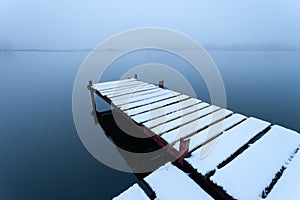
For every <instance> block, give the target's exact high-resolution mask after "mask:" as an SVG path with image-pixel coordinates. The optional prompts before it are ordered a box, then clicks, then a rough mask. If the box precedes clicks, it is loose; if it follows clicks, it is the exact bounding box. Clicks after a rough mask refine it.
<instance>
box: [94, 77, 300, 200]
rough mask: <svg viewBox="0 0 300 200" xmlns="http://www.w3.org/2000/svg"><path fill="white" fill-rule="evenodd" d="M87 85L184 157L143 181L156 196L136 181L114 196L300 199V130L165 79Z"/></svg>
mask: <svg viewBox="0 0 300 200" xmlns="http://www.w3.org/2000/svg"><path fill="white" fill-rule="evenodd" d="M89 88H90V89H91V91H92V94H93V93H95V94H97V95H98V96H99V97H101V98H102V99H103V100H105V101H106V102H107V103H108V104H110V105H111V106H112V108H113V109H114V110H116V111H117V112H118V113H119V114H120V115H122V116H123V119H124V120H125V122H126V123H128V124H131V126H135V128H137V129H139V130H140V131H141V132H142V133H143V134H145V136H147V137H150V138H152V139H153V141H154V142H155V143H156V144H157V145H158V146H161V147H166V148H168V152H169V153H170V155H173V156H174V157H176V158H178V159H177V160H176V161H175V162H172V163H161V165H162V166H160V167H158V169H157V170H155V171H154V172H152V173H150V174H148V175H147V176H146V177H145V178H143V180H142V181H143V182H144V183H145V184H146V185H147V186H148V187H149V188H150V190H152V192H153V193H154V195H152V196H151V195H149V194H147V192H145V191H144V189H142V187H140V185H138V184H134V185H133V186H132V187H130V188H129V189H128V190H126V191H125V192H124V193H121V194H120V195H119V196H117V197H116V199H155V198H157V199H261V198H262V199H264V198H266V199H298V198H299V196H300V192H299V190H298V188H297V187H298V184H299V183H300V176H299V174H298V173H299V171H298V170H299V169H300V153H298V150H299V148H300V135H299V133H297V132H295V131H292V130H289V129H286V128H283V127H281V126H278V125H272V124H270V123H269V122H266V121H263V120H260V119H256V118H254V117H246V116H243V115H241V114H237V113H234V112H233V111H230V110H227V109H224V108H220V107H218V106H215V105H210V104H208V103H205V102H202V101H201V100H199V99H195V98H191V97H189V96H187V95H185V94H181V93H179V92H175V91H172V90H169V89H165V88H164V82H160V83H159V85H155V84H149V83H145V82H143V81H140V80H137V77H135V78H130V79H125V80H118V81H110V82H104V83H96V84H92V83H91V82H90V83H89ZM208 152H209V153H208ZM205 153H208V155H207V156H204V154H205ZM120 192H121V191H120Z"/></svg>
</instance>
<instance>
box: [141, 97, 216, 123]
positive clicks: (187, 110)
mask: <svg viewBox="0 0 300 200" xmlns="http://www.w3.org/2000/svg"><path fill="white" fill-rule="evenodd" d="M179 103H181V102H179ZM182 105H183V106H182V109H179V110H177V111H175V112H172V113H170V114H168V115H163V116H161V117H158V118H156V119H153V120H150V121H147V122H145V123H143V125H144V126H146V127H148V128H150V129H151V128H154V127H156V126H158V125H160V124H164V123H167V122H169V121H171V120H174V119H177V118H180V117H183V116H185V115H187V114H190V113H193V112H195V111H197V110H201V109H203V108H206V107H208V106H210V105H209V104H208V103H205V102H202V103H200V104H196V105H194V106H191V107H184V104H182Z"/></svg>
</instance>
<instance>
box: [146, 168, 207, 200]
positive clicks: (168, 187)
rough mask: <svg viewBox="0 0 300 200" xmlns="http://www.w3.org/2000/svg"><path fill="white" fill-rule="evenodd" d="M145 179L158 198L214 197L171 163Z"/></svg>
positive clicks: (178, 199)
mask: <svg viewBox="0 0 300 200" xmlns="http://www.w3.org/2000/svg"><path fill="white" fill-rule="evenodd" d="M144 180H145V181H146V182H147V183H148V184H149V186H150V187H151V188H152V190H153V191H154V192H155V194H156V197H157V199H172V200H182V199H189V200H199V199H201V200H206V199H212V197H211V196H209V195H208V194H207V193H206V192H205V191H204V190H203V189H202V188H201V187H200V186H199V185H197V184H196V183H195V182H194V181H193V180H192V179H191V178H190V177H189V176H188V175H187V174H185V173H184V172H183V171H181V170H180V169H178V168H177V167H175V166H174V165H172V164H170V163H167V164H166V165H164V166H162V167H160V168H159V169H157V170H156V171H154V172H152V173H151V174H150V175H148V176H147V177H146V178H145V179H144Z"/></svg>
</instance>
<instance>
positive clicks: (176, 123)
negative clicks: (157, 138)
mask: <svg viewBox="0 0 300 200" xmlns="http://www.w3.org/2000/svg"><path fill="white" fill-rule="evenodd" d="M218 109H220V108H219V107H218V106H209V107H206V108H204V109H201V110H196V111H195V112H192V113H189V114H187V115H184V116H182V117H180V118H177V119H175V120H172V121H169V122H166V123H163V124H161V125H159V126H156V127H154V128H151V130H152V131H153V132H154V133H155V134H157V135H161V134H162V133H164V132H167V131H169V130H171V129H174V128H177V127H180V126H182V125H184V124H186V123H189V122H191V121H193V120H196V119H199V118H201V117H203V116H205V115H208V114H210V113H212V112H214V111H216V110H218Z"/></svg>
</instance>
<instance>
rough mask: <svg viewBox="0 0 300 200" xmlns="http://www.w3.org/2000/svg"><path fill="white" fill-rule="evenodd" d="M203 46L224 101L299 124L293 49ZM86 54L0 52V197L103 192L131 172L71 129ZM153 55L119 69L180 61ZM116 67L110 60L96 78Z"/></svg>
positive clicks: (299, 66)
mask: <svg viewBox="0 0 300 200" xmlns="http://www.w3.org/2000/svg"><path fill="white" fill-rule="evenodd" d="M209 53H210V55H211V56H212V58H213V60H214V61H215V63H216V64H217V66H218V68H219V70H220V72H221V74H222V76H223V80H224V83H225V87H226V92H227V105H228V108H229V109H231V110H233V111H235V112H238V113H241V114H244V115H247V116H255V117H258V118H261V119H264V120H267V121H270V122H272V123H274V124H280V125H283V126H285V127H288V128H291V129H294V130H296V131H298V132H299V131H300V123H299V119H300V104H299V98H300V79H299V74H300V59H299V58H300V51H209ZM87 54H88V52H87V51H81V52H80V51H79V52H0V91H1V97H0V107H1V112H0V124H1V126H0V127H1V129H0V177H1V178H0V199H74V200H75V199H110V198H112V197H113V196H115V195H117V194H118V193H119V192H121V191H123V190H125V189H126V188H127V187H129V186H130V185H132V184H133V183H134V182H135V181H136V180H137V178H136V177H135V175H133V174H128V173H124V172H119V171H116V170H113V169H110V168H109V167H106V166H105V165H103V164H101V163H99V162H98V161H97V160H95V159H94V158H93V157H92V156H91V155H90V154H89V153H88V152H87V150H86V149H85V147H84V146H83V145H82V143H81V141H80V139H79V137H78V136H77V133H76V129H75V126H74V123H73V117H72V89H73V82H74V79H75V76H76V73H77V70H78V69H79V67H80V64H81V63H82V62H83V60H84V58H85V57H86V56H87ZM142 55H147V56H144V57H143V56H142ZM149 55H151V56H149ZM157 55H158V54H155V53H153V52H148V53H147V54H145V52H143V53H142V54H141V55H139V56H138V58H139V59H134V56H132V55H129V56H128V57H127V59H126V61H124V62H123V64H124V65H125V67H124V68H123V71H126V70H127V69H128V66H135V65H137V64H140V63H143V62H150V61H151V62H154V61H155V62H158V63H161V62H163V61H168V62H165V63H166V64H168V65H170V66H172V65H173V64H174V65H176V63H177V64H178V62H179V61H178V62H176V60H174V59H170V57H168V55H166V56H157ZM130 56H132V57H130ZM135 56H136V55H135ZM120 62H121V61H119V64H120ZM181 64H182V65H179V66H177V68H178V70H179V71H180V70H182V74H184V75H185V76H186V78H187V79H189V80H190V81H191V84H192V86H193V87H194V89H195V91H196V94H197V96H198V97H199V98H201V99H202V100H204V101H208V102H209V101H210V99H209V95H208V92H207V89H206V87H205V84H203V83H201V84H196V82H195V80H197V79H201V77H194V76H193V73H192V72H193V71H192V70H185V69H186V68H185V64H184V63H181ZM115 65H118V63H115ZM126 66H127V68H126ZM183 69H184V70H183ZM123 71H122V70H120V71H117V70H116V69H114V68H113V66H112V68H111V70H108V71H107V73H106V74H104V76H103V80H105V79H107V80H108V79H114V78H118V77H120V76H121V75H122V72H123ZM197 83H198V82H197Z"/></svg>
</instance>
